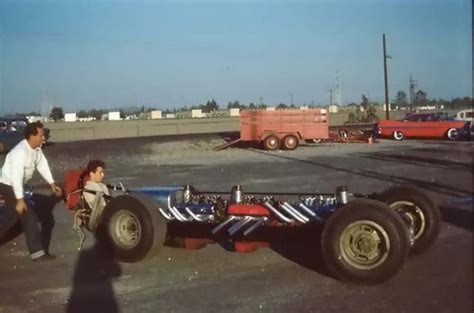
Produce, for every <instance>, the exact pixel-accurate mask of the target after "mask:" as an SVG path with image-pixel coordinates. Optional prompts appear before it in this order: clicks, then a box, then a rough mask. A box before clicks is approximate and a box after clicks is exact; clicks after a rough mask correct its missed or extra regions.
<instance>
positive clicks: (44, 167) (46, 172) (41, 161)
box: [36, 149, 63, 197]
mask: <svg viewBox="0 0 474 313" xmlns="http://www.w3.org/2000/svg"><path fill="white" fill-rule="evenodd" d="M36 168H37V169H38V172H39V173H40V174H41V176H43V178H44V180H46V181H47V182H48V184H49V186H50V187H51V190H52V191H53V193H54V194H55V195H56V196H58V197H60V196H61V195H62V193H63V192H62V189H61V188H59V186H57V185H56V183H55V182H54V179H53V174H51V169H50V168H49V164H48V160H46V157H45V156H44V154H43V151H42V150H41V149H40V150H39V151H38V162H37V164H36Z"/></svg>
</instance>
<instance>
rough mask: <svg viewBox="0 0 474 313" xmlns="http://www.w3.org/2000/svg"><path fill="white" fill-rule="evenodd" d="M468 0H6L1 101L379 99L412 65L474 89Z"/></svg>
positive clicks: (37, 106) (0, 42)
mask: <svg viewBox="0 0 474 313" xmlns="http://www.w3.org/2000/svg"><path fill="white" fill-rule="evenodd" d="M472 12H473V11H472V4H471V1H468V0H465V1H462V0H443V1H441V0H437V1H429V0H413V1H410V0H404V1H402V0H398V1H395V0H371V1H369V0H354V1H349V0H334V1H330V0H327V1H322V0H320V1H290V0H288V1H263V0H262V1H237V0H236V1H223V0H222V1H65V0H64V1H60V0H57V1H18V0H15V1H10V0H0V113H2V114H4V113H14V112H24V113H26V112H30V111H40V110H41V103H42V100H43V94H47V98H46V100H48V101H51V102H52V103H53V104H54V105H55V106H61V107H62V108H63V109H64V111H65V112H75V111H76V112H77V111H79V110H81V109H86V110H88V109H91V108H106V109H110V108H119V107H126V106H141V105H145V106H147V107H155V108H161V109H165V108H174V107H182V106H185V105H187V106H191V105H198V104H201V103H205V102H206V101H207V100H209V99H211V98H214V99H215V100H216V101H217V103H218V104H219V105H220V106H221V107H225V106H226V105H227V103H228V101H234V100H239V101H240V103H244V104H248V103H250V102H254V103H259V102H260V97H262V99H263V102H264V103H266V104H269V105H278V104H279V103H286V104H289V102H290V94H291V95H292V98H293V103H294V104H296V105H303V104H305V103H306V104H311V102H314V103H315V104H328V103H329V89H330V88H331V87H333V85H334V82H335V79H336V71H339V76H340V81H341V87H342V98H343V103H344V104H347V103H350V102H361V95H362V94H366V95H368V96H369V97H370V99H373V100H375V101H383V98H384V84H383V50H382V34H383V33H385V34H386V36H387V48H388V54H390V55H391V56H392V59H389V60H388V75H389V92H390V99H394V98H395V95H396V93H397V91H398V90H403V91H405V92H406V93H407V94H408V93H409V77H410V75H413V77H414V79H416V80H417V81H418V85H419V89H422V90H423V91H425V92H426V93H427V94H428V97H429V98H443V99H446V100H450V99H452V98H455V97H465V96H469V97H471V96H472Z"/></svg>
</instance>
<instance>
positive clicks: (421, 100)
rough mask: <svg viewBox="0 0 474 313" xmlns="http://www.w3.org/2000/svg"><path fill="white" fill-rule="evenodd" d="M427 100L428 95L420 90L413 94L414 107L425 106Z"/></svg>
mask: <svg viewBox="0 0 474 313" xmlns="http://www.w3.org/2000/svg"><path fill="white" fill-rule="evenodd" d="M427 98H428V94H427V93H426V92H424V91H423V90H421V89H420V90H418V91H417V92H416V93H415V99H414V102H415V105H416V106H425V105H426V104H427V102H428V101H427Z"/></svg>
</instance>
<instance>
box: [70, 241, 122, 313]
mask: <svg viewBox="0 0 474 313" xmlns="http://www.w3.org/2000/svg"><path fill="white" fill-rule="evenodd" d="M120 274H121V267H120V265H119V263H118V261H117V260H116V259H115V254H114V250H113V247H111V246H110V245H109V244H107V243H105V242H103V241H101V240H97V241H96V243H95V244H94V246H93V247H91V248H88V249H86V250H83V251H81V253H80V254H79V258H78V260H77V263H76V269H75V272H74V277H73V286H72V291H71V295H70V297H69V302H68V304H67V306H66V312H67V313H83V312H89V313H92V312H107V313H115V312H119V311H120V310H119V307H118V304H117V301H116V299H115V293H114V290H113V286H112V281H113V279H114V278H116V277H119V276H120Z"/></svg>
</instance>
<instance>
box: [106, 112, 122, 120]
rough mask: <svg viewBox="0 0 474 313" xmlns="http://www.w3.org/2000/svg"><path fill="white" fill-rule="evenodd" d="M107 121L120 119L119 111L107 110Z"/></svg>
mask: <svg viewBox="0 0 474 313" xmlns="http://www.w3.org/2000/svg"><path fill="white" fill-rule="evenodd" d="M108 118H109V121H120V120H121V118H120V112H109V116H108Z"/></svg>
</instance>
